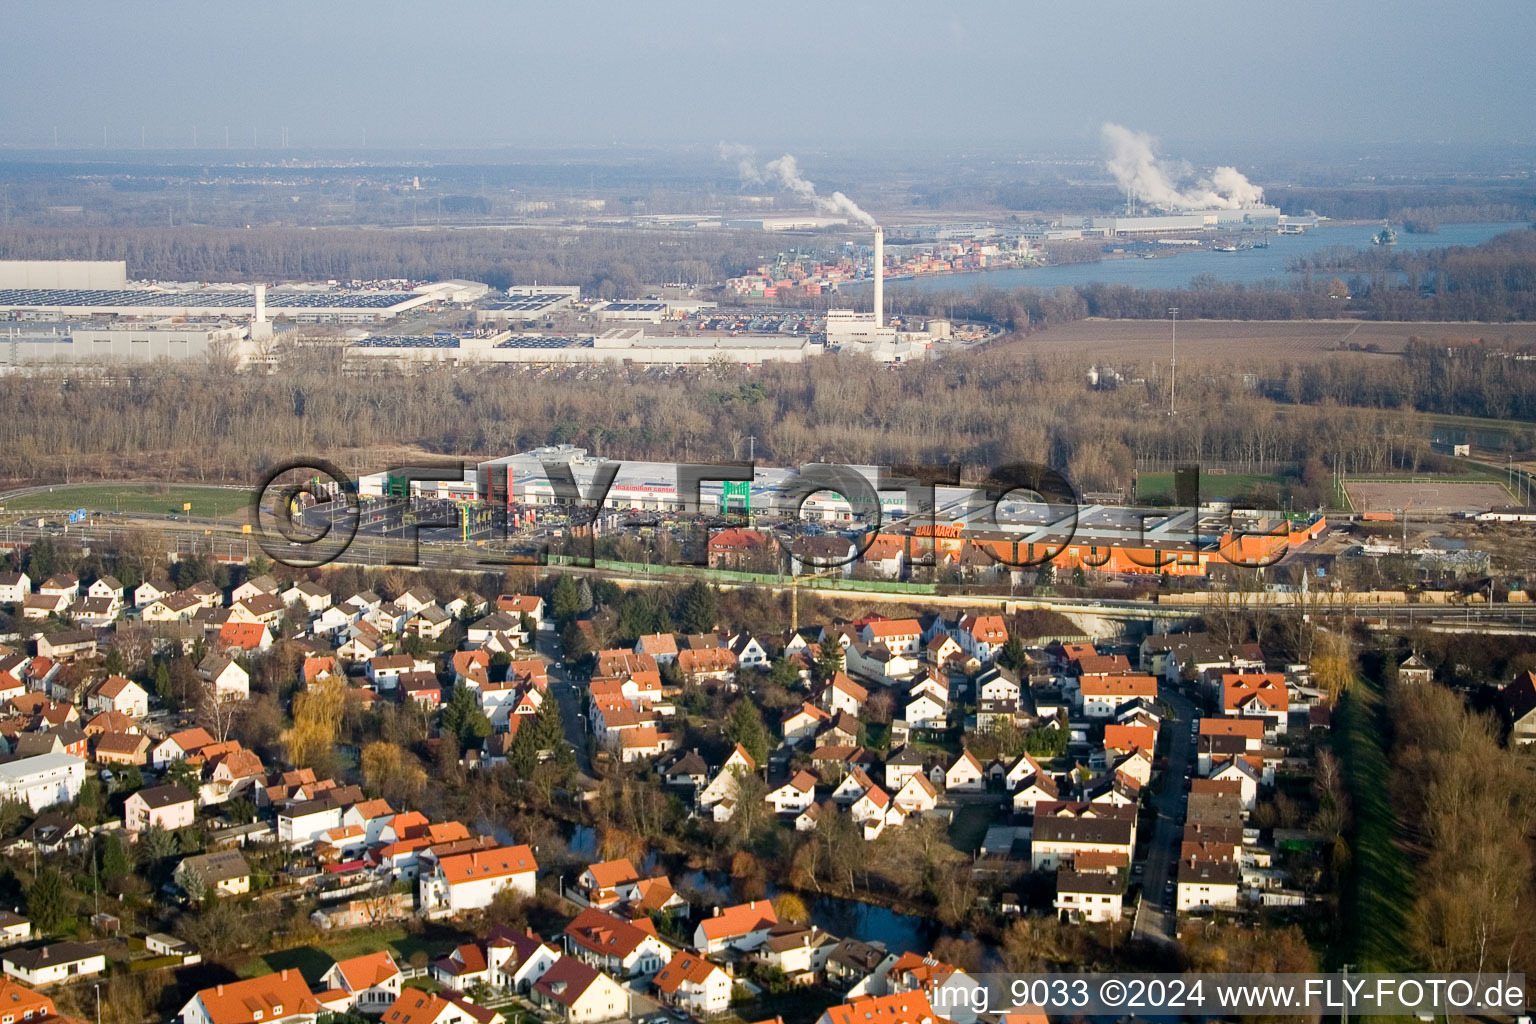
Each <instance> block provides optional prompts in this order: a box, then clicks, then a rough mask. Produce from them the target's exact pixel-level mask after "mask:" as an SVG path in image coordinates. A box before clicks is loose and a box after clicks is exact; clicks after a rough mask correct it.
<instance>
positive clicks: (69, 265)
mask: <svg viewBox="0 0 1536 1024" xmlns="http://www.w3.org/2000/svg"><path fill="white" fill-rule="evenodd" d="M126 287H128V263H127V261H126V260H0V288H88V289H89V288H103V289H108V290H112V289H120V288H126Z"/></svg>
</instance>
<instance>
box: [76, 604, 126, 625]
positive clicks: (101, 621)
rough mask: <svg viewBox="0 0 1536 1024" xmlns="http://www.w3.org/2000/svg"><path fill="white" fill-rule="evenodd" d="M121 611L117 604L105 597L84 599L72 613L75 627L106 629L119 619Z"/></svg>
mask: <svg viewBox="0 0 1536 1024" xmlns="http://www.w3.org/2000/svg"><path fill="white" fill-rule="evenodd" d="M119 610H120V609H119V608H118V605H117V603H116V602H114V601H112V600H110V599H109V598H105V597H87V598H82V599H81V601H80V603H79V604H77V605H75V607H74V610H73V611H72V612H71V613H70V618H71V619H73V620H74V623H75V625H77V626H81V627H83V628H85V629H104V628H106V627H107V626H109V625H111V624H112V620H113V619H116V618H117V613H118V611H119Z"/></svg>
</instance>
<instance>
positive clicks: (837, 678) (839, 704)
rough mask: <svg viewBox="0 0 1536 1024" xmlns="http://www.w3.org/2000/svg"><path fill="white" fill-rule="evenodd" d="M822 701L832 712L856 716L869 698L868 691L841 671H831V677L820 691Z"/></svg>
mask: <svg viewBox="0 0 1536 1024" xmlns="http://www.w3.org/2000/svg"><path fill="white" fill-rule="evenodd" d="M821 699H822V702H823V703H824V704H825V705H826V708H827V710H828V711H829V712H831V713H832V714H834V715H835V714H838V713H839V712H843V713H845V714H849V715H853V716H854V717H858V714H859V712H861V711H863V710H864V702H865V701H867V700H869V691H868V690H866V689H865V688H864V687H862V686H860V685H859V684H858V683H856V682H854V681H853V680H852V679H850V678H848V676H847V675H846V674H844V673H842V672H834V673H832V679H831V680H830V681H829V682H828V683H827V685H826V687H825V688H824V689H823V690H822V691H821Z"/></svg>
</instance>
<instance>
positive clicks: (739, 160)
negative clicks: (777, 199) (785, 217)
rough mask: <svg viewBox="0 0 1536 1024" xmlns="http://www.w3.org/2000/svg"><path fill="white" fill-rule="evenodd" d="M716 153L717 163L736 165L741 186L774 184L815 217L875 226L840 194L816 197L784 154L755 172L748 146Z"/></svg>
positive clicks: (724, 145)
mask: <svg viewBox="0 0 1536 1024" xmlns="http://www.w3.org/2000/svg"><path fill="white" fill-rule="evenodd" d="M719 152H720V159H722V160H735V161H736V171H737V173H738V174H740V175H741V182H742V184H743V185H756V184H760V183H762V182H764V181H773V182H777V183H778V185H779V186H780V187H782V188H785V189H787V190H789V191H790V192H793V193H794V194H795V195H797V196H799V197H800V198H801V199H804V200H805V201H806V202H808V203H810V204H811V205H812V206H813V207H815V209H816V211H817V212H818V213H825V214H842V215H843V216H845V217H851V218H852V219H853V220H856V221H858V222H859V223H860V224H863V225H864V226H865V227H870V228H872V227H874V226H875V218H873V217H871V216H870V215H869V214H867V213H865V212H864V211H863V210H862V209H860V208H859V204H858V203H855V202H854V201H853V200H852V199H849V198H848V197H847V196H845V195H843V193H841V192H833V193H832V194H831V195H830V196H824V195H820V194H819V193H817V191H816V186H815V184H813V183H812V182H810V181H807V180H806V179H805V177H804V175H802V174H801V173H800V165H799V164H798V163H797V162H796V161H795V158H794V157H793V156H791V155H790V154H788V153H785V154H784V155H783V156H781V157H779V158H778V159H777V160H770V161H769V162H768V163H766V164H764V165H763V168H762V170H758V167H757V159H756V158H757V154H756V152H755V151H754V150H753V149H752V147H750V146H742V145H738V144H735V143H728V142H722V143H720V146H719Z"/></svg>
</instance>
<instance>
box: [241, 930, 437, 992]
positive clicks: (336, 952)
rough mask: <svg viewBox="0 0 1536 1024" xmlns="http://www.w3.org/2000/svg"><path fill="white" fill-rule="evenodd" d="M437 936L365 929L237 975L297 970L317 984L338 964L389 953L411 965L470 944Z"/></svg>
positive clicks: (284, 953)
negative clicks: (420, 957)
mask: <svg viewBox="0 0 1536 1024" xmlns="http://www.w3.org/2000/svg"><path fill="white" fill-rule="evenodd" d="M434 932H442V929H429V931H428V933H426V934H422V935H411V934H408V933H407V932H406V931H405V929H404V928H400V927H394V926H384V927H381V928H362V929H358V930H357V931H353V932H349V933H347V934H345V935H343V936H341V937H340V938H338V939H336V940H335V941H334V942H324V943H320V944H319V945H315V946H300V947H298V948H297V949H284V950H279V951H277V952H275V953H268V954H266V955H265V956H254V957H251V959H249V960H247V961H246V962H245V963H243V964H241V965H240V967H239V968H238V970H237V972H236V973H238V974H239V975H240V977H242V978H255V977H258V976H260V975H263V974H270V973H271V972H273V971H281V970H285V969H294V968H297V969H298V971H299V973H301V974H303V975H304V980H305V981H307V982H309V983H310V984H314V983H316V982H318V981H319V980H320V976H321V975H322V974H324V973H325V972H326V971H328V970H330V968H331V964H333V963H335V962H336V961H337V960H346V959H347V958H349V957H354V956H362V955H363V954H364V953H375V952H378V951H379V950H381V949H387V950H389V952H390V954H391V955H392V956H394V958H395V962H396V963H400V964H409V963H410V960H411V955H412V954H413V953H417V952H421V953H425V954H427V955H428V956H436V955H437V954H439V953H441V952H442V951H443V949H444V948H445V947H446V946H447V945H450V944H452V943H456V942H462V941H466V937H465V936H464V935H460V934H458V933H454V934H453V935H448V934H446V933H444V934H434Z"/></svg>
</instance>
